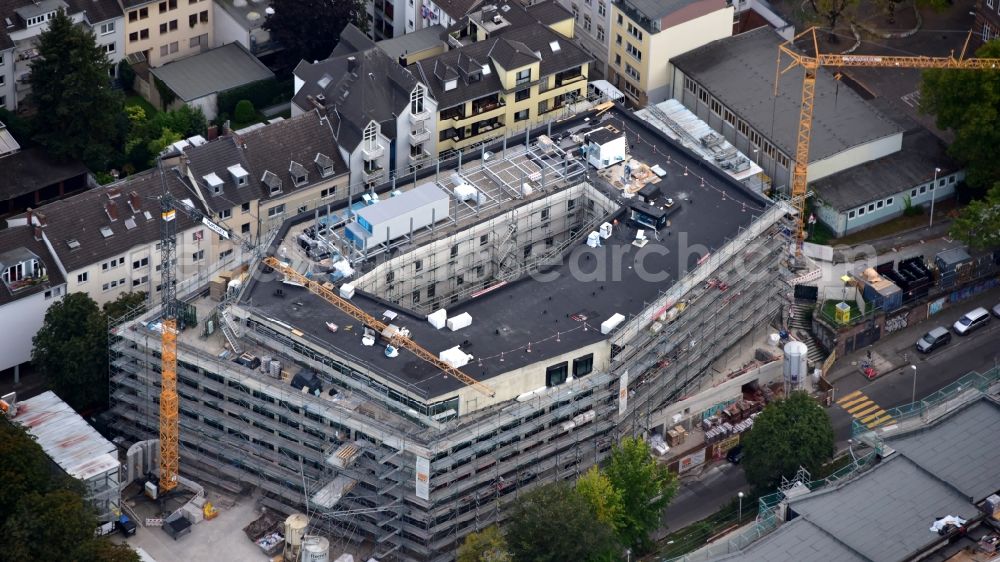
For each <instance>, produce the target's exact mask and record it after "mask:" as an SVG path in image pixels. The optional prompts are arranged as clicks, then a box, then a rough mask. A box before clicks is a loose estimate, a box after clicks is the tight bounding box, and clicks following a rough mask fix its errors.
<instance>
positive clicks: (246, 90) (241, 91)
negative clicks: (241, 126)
mask: <svg viewBox="0 0 1000 562" xmlns="http://www.w3.org/2000/svg"><path fill="white" fill-rule="evenodd" d="M294 88H295V85H294V79H288V80H281V81H279V80H274V79H273V78H268V79H265V80H258V81H257V82H252V83H250V84H247V85H245V86H240V87H238V88H233V89H232V90H226V91H225V92H219V97H218V101H217V103H218V106H219V115H222V114H226V115H235V114H236V104H238V103H239V102H240V100H249V101H250V103H252V104H253V106H254V107H256V108H259V109H264V108H265V107H271V106H272V105H277V104H279V103H283V102H287V101H289V100H291V99H292V94H293V93H294V92H293V91H292V90H293V89H294Z"/></svg>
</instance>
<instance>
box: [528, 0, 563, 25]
mask: <svg viewBox="0 0 1000 562" xmlns="http://www.w3.org/2000/svg"><path fill="white" fill-rule="evenodd" d="M528 13H529V14H531V15H532V16H533V17H534V18H535V19H536V20H538V23H543V24H545V25H552V24H554V23H559V22H561V21H563V20H566V19H569V18H571V17H573V12H570V11H569V10H568V9H566V7H565V6H563V5H562V4H560V3H559V2H557V1H556V0H545V2H539V3H537V4H532V5H531V6H528Z"/></svg>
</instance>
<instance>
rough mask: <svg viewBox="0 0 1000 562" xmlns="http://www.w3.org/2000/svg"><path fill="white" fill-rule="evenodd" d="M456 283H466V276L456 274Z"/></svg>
mask: <svg viewBox="0 0 1000 562" xmlns="http://www.w3.org/2000/svg"><path fill="white" fill-rule="evenodd" d="M455 284H456V285H464V284H465V276H464V275H458V276H456V277H455Z"/></svg>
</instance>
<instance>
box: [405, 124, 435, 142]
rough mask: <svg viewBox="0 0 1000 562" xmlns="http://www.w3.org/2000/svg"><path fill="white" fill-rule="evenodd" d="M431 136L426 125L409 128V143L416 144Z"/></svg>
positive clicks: (425, 140)
mask: <svg viewBox="0 0 1000 562" xmlns="http://www.w3.org/2000/svg"><path fill="white" fill-rule="evenodd" d="M430 138H431V130H430V129H428V128H427V127H420V128H419V129H410V144H412V145H413V146H416V145H418V144H420V143H422V142H427V141H428V140H429V139H430Z"/></svg>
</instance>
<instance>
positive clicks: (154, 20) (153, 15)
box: [122, 0, 214, 67]
mask: <svg viewBox="0 0 1000 562" xmlns="http://www.w3.org/2000/svg"><path fill="white" fill-rule="evenodd" d="M122 9H123V10H124V12H125V54H126V56H129V57H131V58H129V62H131V63H136V62H141V61H145V62H146V63H147V64H148V65H149V66H151V67H156V66H160V65H162V64H164V63H167V62H170V61H173V60H177V59H181V58H184V57H187V56H189V55H193V54H197V53H201V52H203V51H205V50H207V49H210V48H211V47H212V41H213V28H212V25H213V24H212V13H213V10H214V8H213V7H212V2H211V0H162V1H159V0H122Z"/></svg>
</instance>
